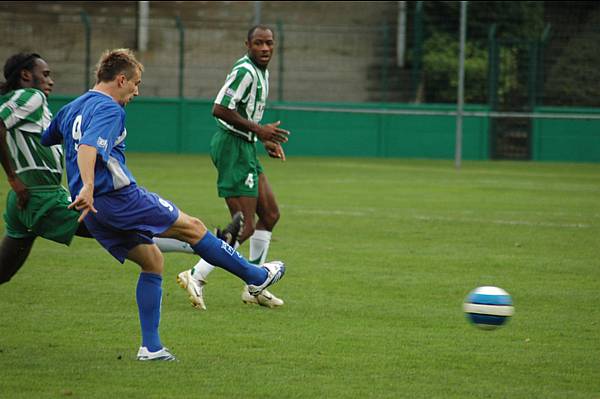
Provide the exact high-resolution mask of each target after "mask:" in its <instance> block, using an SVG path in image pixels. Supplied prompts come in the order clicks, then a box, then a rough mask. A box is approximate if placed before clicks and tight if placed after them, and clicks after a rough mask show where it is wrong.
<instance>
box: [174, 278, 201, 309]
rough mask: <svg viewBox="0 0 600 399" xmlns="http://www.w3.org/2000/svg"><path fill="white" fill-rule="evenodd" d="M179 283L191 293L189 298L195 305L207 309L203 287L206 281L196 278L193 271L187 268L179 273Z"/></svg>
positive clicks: (197, 307)
mask: <svg viewBox="0 0 600 399" xmlns="http://www.w3.org/2000/svg"><path fill="white" fill-rule="evenodd" d="M177 284H179V286H180V287H181V288H183V289H184V290H186V291H187V292H188V294H190V297H189V298H190V302H191V303H192V306H193V307H195V308H196V309H202V310H206V305H205V304H204V296H203V288H204V285H205V284H206V281H204V280H197V279H195V278H194V276H192V272H191V271H190V270H186V271H183V272H181V273H179V274H178V275H177Z"/></svg>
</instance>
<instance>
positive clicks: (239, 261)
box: [192, 231, 267, 285]
mask: <svg viewBox="0 0 600 399" xmlns="http://www.w3.org/2000/svg"><path fill="white" fill-rule="evenodd" d="M192 248H193V250H194V252H195V253H197V254H198V255H200V256H201V257H202V259H204V260H205V261H207V262H208V263H210V264H211V265H214V266H218V267H220V268H223V269H225V270H227V271H228V272H230V273H232V274H235V275H236V276H238V277H239V278H241V279H242V280H244V281H245V282H246V284H253V285H260V284H262V283H264V282H265V280H266V278H267V271H266V270H265V269H263V268H262V267H259V266H256V265H253V264H252V263H250V262H248V261H247V260H246V259H244V258H243V257H242V255H240V254H239V253H238V252H237V251H236V250H235V249H233V248H232V247H231V246H230V245H228V244H227V243H226V242H225V241H222V240H219V239H218V238H217V237H215V236H214V235H212V234H211V233H210V232H208V231H207V232H206V234H205V235H204V237H202V239H201V240H200V241H198V242H197V243H196V244H194V245H192Z"/></svg>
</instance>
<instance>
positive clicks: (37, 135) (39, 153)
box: [0, 89, 64, 187]
mask: <svg viewBox="0 0 600 399" xmlns="http://www.w3.org/2000/svg"><path fill="white" fill-rule="evenodd" d="M0 118H2V120H3V121H4V125H5V126H6V130H7V134H6V141H7V144H8V149H9V152H10V157H11V163H12V166H13V168H14V170H15V172H16V173H17V175H18V176H19V179H21V181H22V182H23V184H25V185H26V186H27V187H34V186H47V185H60V184H61V179H62V171H63V166H64V163H63V151H62V147H61V146H60V145H56V146H53V147H46V146H43V145H42V144H41V143H40V139H41V135H42V132H43V131H44V129H45V128H47V127H48V126H49V125H50V120H51V119H52V113H51V112H50V109H48V101H47V99H46V96H45V95H44V93H42V92H41V91H39V90H37V89H18V90H14V91H10V92H8V93H6V94H5V95H3V96H2V97H0Z"/></svg>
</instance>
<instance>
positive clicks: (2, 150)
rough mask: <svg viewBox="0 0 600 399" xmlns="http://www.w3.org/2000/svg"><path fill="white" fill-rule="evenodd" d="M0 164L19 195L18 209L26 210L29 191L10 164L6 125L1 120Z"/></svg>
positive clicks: (11, 185) (9, 182)
mask: <svg viewBox="0 0 600 399" xmlns="http://www.w3.org/2000/svg"><path fill="white" fill-rule="evenodd" d="M0 162H1V163H2V167H3V168H4V172H5V173H6V177H7V179H8V184H10V187H11V188H12V189H13V191H14V192H15V194H17V207H18V208H19V209H24V208H25V207H26V206H27V201H29V191H27V187H25V185H24V184H23V182H22V181H21V180H20V179H19V178H18V177H17V174H16V173H15V171H14V169H13V168H12V165H11V164H10V160H9V156H8V146H7V145H6V125H5V124H4V121H2V120H0Z"/></svg>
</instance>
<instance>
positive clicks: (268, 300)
mask: <svg viewBox="0 0 600 399" xmlns="http://www.w3.org/2000/svg"><path fill="white" fill-rule="evenodd" d="M242 302H244V303H246V304H250V305H260V306H266V307H267V308H271V309H273V308H278V307H280V306H283V303H284V302H283V300H282V299H279V298H277V297H276V296H275V295H273V294H271V293H270V292H269V291H267V290H263V292H261V293H260V294H258V295H257V296H252V295H250V292H248V286H246V285H245V286H244V290H243V291H242Z"/></svg>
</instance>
